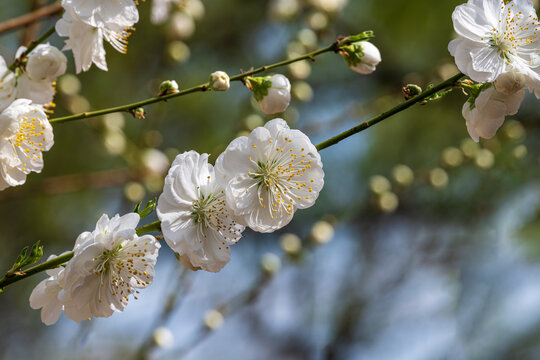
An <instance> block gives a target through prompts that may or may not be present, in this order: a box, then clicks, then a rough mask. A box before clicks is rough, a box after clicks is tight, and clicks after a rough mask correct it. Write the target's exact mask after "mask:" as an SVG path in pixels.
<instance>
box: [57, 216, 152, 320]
mask: <svg viewBox="0 0 540 360" xmlns="http://www.w3.org/2000/svg"><path fill="white" fill-rule="evenodd" d="M139 219H140V217H139V215H138V214H135V213H130V214H127V215H124V216H122V217H120V216H119V215H116V216H114V217H113V218H112V219H109V217H108V216H107V215H103V216H102V217H101V218H100V219H99V220H98V222H97V224H96V229H95V230H94V231H93V232H84V233H82V234H81V235H79V237H78V238H77V241H76V243H75V250H74V251H75V254H74V256H73V258H72V259H71V260H70V261H69V262H68V264H67V266H66V268H65V275H64V277H65V280H64V282H65V284H64V294H63V296H62V300H63V302H64V313H65V314H66V316H67V317H68V318H70V319H72V320H75V321H77V322H80V321H82V320H86V319H88V318H90V317H92V316H94V317H109V316H111V315H112V313H113V312H114V311H123V310H124V308H125V307H126V305H127V304H128V301H129V296H130V295H133V296H134V298H135V299H137V296H136V294H137V293H138V292H139V289H142V288H145V287H147V286H149V285H150V284H151V283H152V280H153V278H154V265H155V264H156V261H157V257H158V250H159V248H160V246H161V245H160V244H159V242H158V241H157V240H156V238H155V237H153V236H152V235H144V236H137V234H136V231H135V227H136V226H137V223H138V222H139Z"/></svg>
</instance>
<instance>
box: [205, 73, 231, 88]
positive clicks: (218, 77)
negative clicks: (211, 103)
mask: <svg viewBox="0 0 540 360" xmlns="http://www.w3.org/2000/svg"><path fill="white" fill-rule="evenodd" d="M230 87H231V84H230V80H229V75H227V73H226V72H224V71H216V72H213V73H212V74H211V75H210V88H211V89H212V90H214V91H225V90H228V89H229V88H230Z"/></svg>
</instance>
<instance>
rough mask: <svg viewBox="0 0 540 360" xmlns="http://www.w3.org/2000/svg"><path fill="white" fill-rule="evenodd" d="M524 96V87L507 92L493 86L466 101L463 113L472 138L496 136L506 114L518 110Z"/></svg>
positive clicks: (475, 139)
mask: <svg viewBox="0 0 540 360" xmlns="http://www.w3.org/2000/svg"><path fill="white" fill-rule="evenodd" d="M524 97H525V91H524V90H523V89H518V90H516V91H514V92H513V93H508V94H505V93H502V92H499V91H497V89H496V88H495V86H491V87H490V88H489V89H487V90H484V91H482V92H481V93H480V95H478V97H477V98H476V99H475V100H474V102H472V101H473V100H472V99H473V98H471V99H470V100H469V101H467V102H465V104H464V105H463V109H462V114H463V117H464V118H465V120H466V125H467V131H468V132H469V135H470V136H471V138H472V139H473V140H474V141H476V142H478V140H479V138H480V137H482V138H485V139H490V138H492V137H493V136H495V133H496V132H497V130H498V129H499V128H500V127H501V126H502V124H503V123H504V118H505V116H506V115H514V114H516V113H517V112H518V110H519V106H520V105H521V102H522V101H523V98H524Z"/></svg>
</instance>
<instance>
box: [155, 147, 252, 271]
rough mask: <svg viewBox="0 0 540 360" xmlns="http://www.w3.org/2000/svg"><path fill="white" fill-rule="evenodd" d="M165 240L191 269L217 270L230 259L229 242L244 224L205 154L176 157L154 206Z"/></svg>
mask: <svg viewBox="0 0 540 360" xmlns="http://www.w3.org/2000/svg"><path fill="white" fill-rule="evenodd" d="M156 211H157V215H158V218H159V220H161V230H162V231H163V236H164V238H165V241H166V242H167V244H168V245H169V246H170V247H171V248H172V249H173V250H174V251H175V252H176V253H177V254H178V256H179V259H180V261H182V263H184V264H185V265H186V266H187V267H189V268H191V269H203V270H206V271H211V272H218V271H219V270H221V269H222V268H223V267H224V266H225V265H226V264H227V263H228V262H229V260H230V255H231V250H230V245H232V244H235V243H236V242H237V241H238V240H240V238H241V236H242V231H244V226H242V225H240V224H238V223H237V222H236V221H235V219H234V214H233V213H232V211H231V210H230V209H229V207H228V204H227V202H226V199H225V193H224V191H223V188H222V187H221V185H220V184H219V183H218V181H217V178H216V174H215V173H214V168H213V166H212V165H210V164H209V163H208V154H202V155H199V154H198V153H197V152H195V151H189V152H185V153H183V154H180V155H178V156H177V157H176V159H175V160H174V162H173V163H172V166H171V168H170V170H169V173H168V175H167V177H166V178H165V186H164V188H163V193H162V194H161V195H160V197H159V200H158V205H157V208H156Z"/></svg>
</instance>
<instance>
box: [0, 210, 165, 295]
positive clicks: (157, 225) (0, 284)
mask: <svg viewBox="0 0 540 360" xmlns="http://www.w3.org/2000/svg"><path fill="white" fill-rule="evenodd" d="M136 230H137V235H144V234H146V233H149V232H151V231H159V232H161V222H160V221H154V222H153V223H150V224H147V225H143V226H141V227H138V228H137V229H136ZM73 255H74V252H73V251H71V252H68V253H66V254H63V255H60V256H57V257H55V258H54V259H51V260H49V261H45V262H42V263H41V264H39V265H36V266H33V267H31V268H28V269H25V270H21V271H19V272H17V273H15V274H14V275H12V276H4V277H3V278H2V279H0V292H1V290H2V289H3V288H4V287H6V286H8V285H10V284H13V283H14V282H17V281H19V280H22V279H25V278H27V277H29V276H32V275H34V274H37V273H40V272H42V271H45V270H50V269H54V268H57V267H58V266H60V265H62V264H64V263H66V262H68V261H69V260H70V259H71V258H72V257H73Z"/></svg>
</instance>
